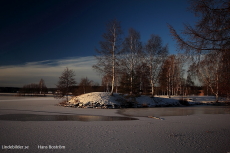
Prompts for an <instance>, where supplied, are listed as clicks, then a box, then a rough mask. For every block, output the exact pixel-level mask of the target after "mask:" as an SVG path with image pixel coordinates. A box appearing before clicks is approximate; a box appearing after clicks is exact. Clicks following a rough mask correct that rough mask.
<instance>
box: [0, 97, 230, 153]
mask: <svg viewBox="0 0 230 153" xmlns="http://www.w3.org/2000/svg"><path fill="white" fill-rule="evenodd" d="M58 102H59V101H58V100H57V99H54V98H51V97H4V96H0V115H5V114H14V115H16V114H27V115H28V116H30V115H31V114H38V115H66V116H67V115H92V116H94V115H97V116H98V115H100V116H124V115H123V114H119V113H118V111H119V110H127V111H128V110H129V109H80V108H70V107H59V106H56V104H57V103H58ZM197 107H199V106H197ZM210 107H214V106H210ZM186 108H189V107H185V108H184V109H186ZM132 109H133V108H132ZM132 109H131V111H132ZM150 109H151V110H152V111H154V109H156V108H147V110H148V111H150ZM157 109H163V110H162V111H167V109H170V111H173V107H168V108H166V107H165V108H157ZM194 109H195V108H194ZM135 110H136V112H135V113H133V117H135V118H137V119H139V120H123V121H122V120H121V121H88V122H85V121H34V120H28V121H10V120H0V144H1V148H0V152H1V151H3V152H4V151H5V152H8V151H9V150H7V149H3V148H2V146H9V145H10V146H12V145H21V146H29V149H28V150H27V149H24V150H20V151H19V150H11V151H10V152H35V153H40V152H52V151H54V152H71V153H75V152H80V153H83V152H84V153H86V152H87V153H88V152H93V153H94V152H95V153H108V152H111V153H113V152H114V153H117V152H127V153H140V152H157V153H158V152H164V153H167V152H170V153H171V152H177V153H184V152H189V153H190V152H191V153H193V152H196V153H203V152H209V153H216V152H225V153H226V152H229V151H230V145H229V142H230V122H229V118H230V114H229V113H228V114H226V113H224V114H221V113H220V114H193V115H188V116H187V115H186V116H163V118H164V120H159V119H155V118H149V117H147V116H142V117H140V116H139V115H138V113H137V112H138V110H139V109H135ZM142 110H144V109H143V108H142ZM159 117H161V116H159ZM49 145H50V146H64V147H65V148H64V149H63V147H62V149H49ZM40 146H47V147H48V149H41V147H40ZM39 147H40V148H39ZM60 148H61V147H60Z"/></svg>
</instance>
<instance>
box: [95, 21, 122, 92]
mask: <svg viewBox="0 0 230 153" xmlns="http://www.w3.org/2000/svg"><path fill="white" fill-rule="evenodd" d="M121 35H122V30H121V26H120V22H119V21H117V20H116V19H114V20H112V21H110V22H109V23H108V24H107V32H106V33H104V34H103V38H104V41H101V42H100V46H101V47H100V50H98V49H97V50H96V52H97V53H99V56H96V59H97V64H96V65H93V68H94V69H96V70H97V71H99V72H100V73H101V74H103V75H111V76H112V80H111V85H112V89H111V95H113V92H114V86H115V79H116V72H117V67H118V59H119V58H118V56H119V54H120V53H121V50H120V49H121V48H120V47H121V43H122V40H121Z"/></svg>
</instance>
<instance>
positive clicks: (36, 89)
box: [18, 79, 48, 96]
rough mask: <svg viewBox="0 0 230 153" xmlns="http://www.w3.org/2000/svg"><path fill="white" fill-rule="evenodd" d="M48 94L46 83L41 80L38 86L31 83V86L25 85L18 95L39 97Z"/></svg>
mask: <svg viewBox="0 0 230 153" xmlns="http://www.w3.org/2000/svg"><path fill="white" fill-rule="evenodd" d="M47 93H48V88H47V87H46V85H45V81H44V80H43V79H41V80H40V81H39V83H38V84H36V83H31V84H27V85H24V86H23V87H22V89H21V90H20V91H19V93H18V94H19V95H31V96H38V95H43V96H45V95H46V94H47Z"/></svg>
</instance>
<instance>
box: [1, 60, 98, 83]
mask: <svg viewBox="0 0 230 153" xmlns="http://www.w3.org/2000/svg"><path fill="white" fill-rule="evenodd" d="M95 63H96V60H95V58H94V57H93V56H87V57H75V58H67V59H57V60H46V61H38V62H29V63H26V64H24V65H10V66H2V67H0V72H1V73H0V86H14V87H22V86H23V85H25V84H29V83H38V82H39V81H40V79H41V78H43V79H44V80H45V83H46V86H47V87H49V88H50V87H55V84H56V83H57V81H58V77H59V76H60V75H61V73H62V72H63V70H64V69H65V68H66V67H68V68H69V69H72V70H74V72H75V74H76V76H75V78H76V81H77V82H79V81H80V78H82V77H86V76H87V77H88V78H89V79H91V80H93V81H95V82H98V83H100V81H101V79H100V78H101V77H100V76H99V75H98V74H97V73H96V72H95V70H93V69H92V65H94V64H95Z"/></svg>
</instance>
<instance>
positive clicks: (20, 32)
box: [0, 0, 195, 66]
mask: <svg viewBox="0 0 230 153" xmlns="http://www.w3.org/2000/svg"><path fill="white" fill-rule="evenodd" d="M187 7H189V3H188V2H187V1H186V0H173V1H172V0H22V1H16V0H5V1H1V2H0V19H1V24H0V66H5V65H18V64H25V63H27V62H34V61H43V60H54V59H62V58H69V57H82V56H93V55H95V54H96V53H95V48H99V41H101V40H102V37H101V35H102V34H103V33H104V32H105V25H106V23H107V22H108V21H110V20H112V19H114V18H116V19H117V20H119V21H121V26H122V29H123V31H124V32H125V34H126V33H127V31H128V29H129V28H130V27H132V28H134V29H136V30H137V31H139V32H140V34H141V38H142V41H143V43H145V42H146V41H147V39H148V38H149V37H150V35H151V34H158V35H160V36H161V37H162V39H163V43H164V44H166V43H169V51H170V53H175V49H176V48H175V42H174V41H173V40H172V37H171V36H170V33H169V29H168V28H167V23H169V24H171V25H173V26H174V27H175V28H176V29H177V30H183V23H191V24H193V23H194V21H195V20H194V19H195V18H194V15H193V14H191V13H190V12H188V11H187Z"/></svg>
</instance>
